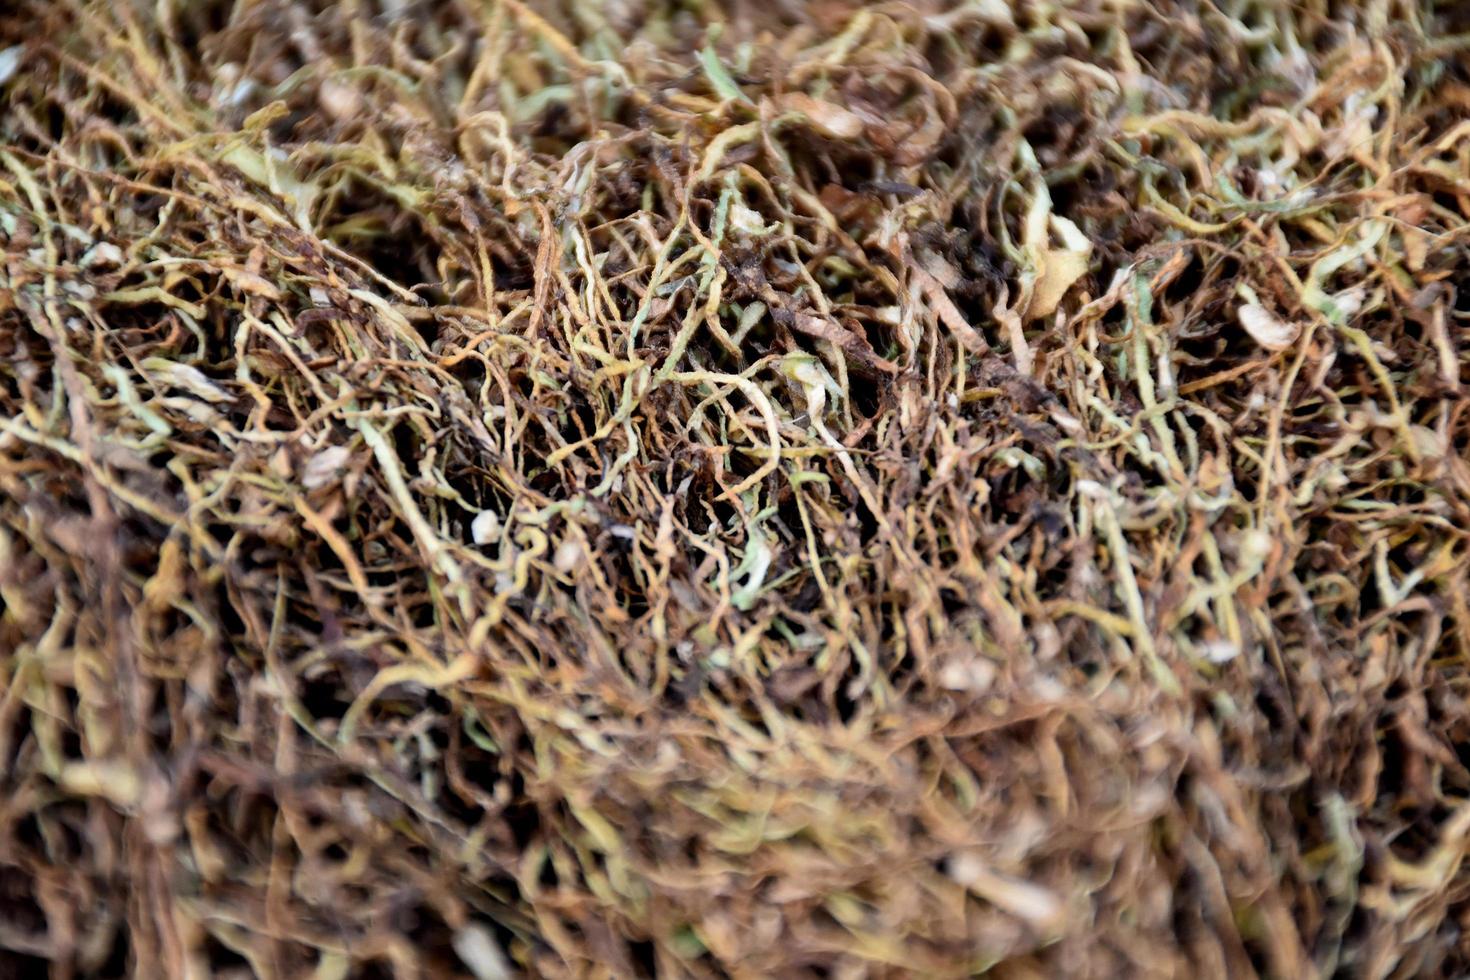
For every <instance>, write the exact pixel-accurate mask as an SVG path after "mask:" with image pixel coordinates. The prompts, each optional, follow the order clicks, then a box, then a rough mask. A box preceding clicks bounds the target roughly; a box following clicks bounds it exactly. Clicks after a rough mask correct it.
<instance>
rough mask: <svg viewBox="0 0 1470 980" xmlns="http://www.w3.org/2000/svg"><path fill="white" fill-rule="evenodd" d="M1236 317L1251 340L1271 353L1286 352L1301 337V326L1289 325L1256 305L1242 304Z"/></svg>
mask: <svg viewBox="0 0 1470 980" xmlns="http://www.w3.org/2000/svg"><path fill="white" fill-rule="evenodd" d="M1235 316H1236V319H1238V320H1239V321H1240V325H1241V326H1242V327H1244V328H1245V332H1246V333H1248V334H1250V336H1251V339H1252V340H1254V341H1255V342H1256V343H1258V344H1260V345H1261V346H1262V347H1264V348H1266V350H1269V351H1278V350H1286V349H1287V348H1288V347H1290V346H1291V345H1292V344H1294V343H1296V339H1297V337H1299V336H1300V335H1301V327H1300V326H1298V325H1296V324H1293V323H1287V322H1286V321H1285V320H1283V319H1281V318H1280V317H1279V316H1277V315H1276V314H1274V313H1272V312H1271V311H1270V310H1268V309H1266V308H1265V307H1264V306H1260V305H1259V304H1256V303H1245V304H1242V305H1241V307H1240V308H1239V309H1238V310H1236V312H1235Z"/></svg>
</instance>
